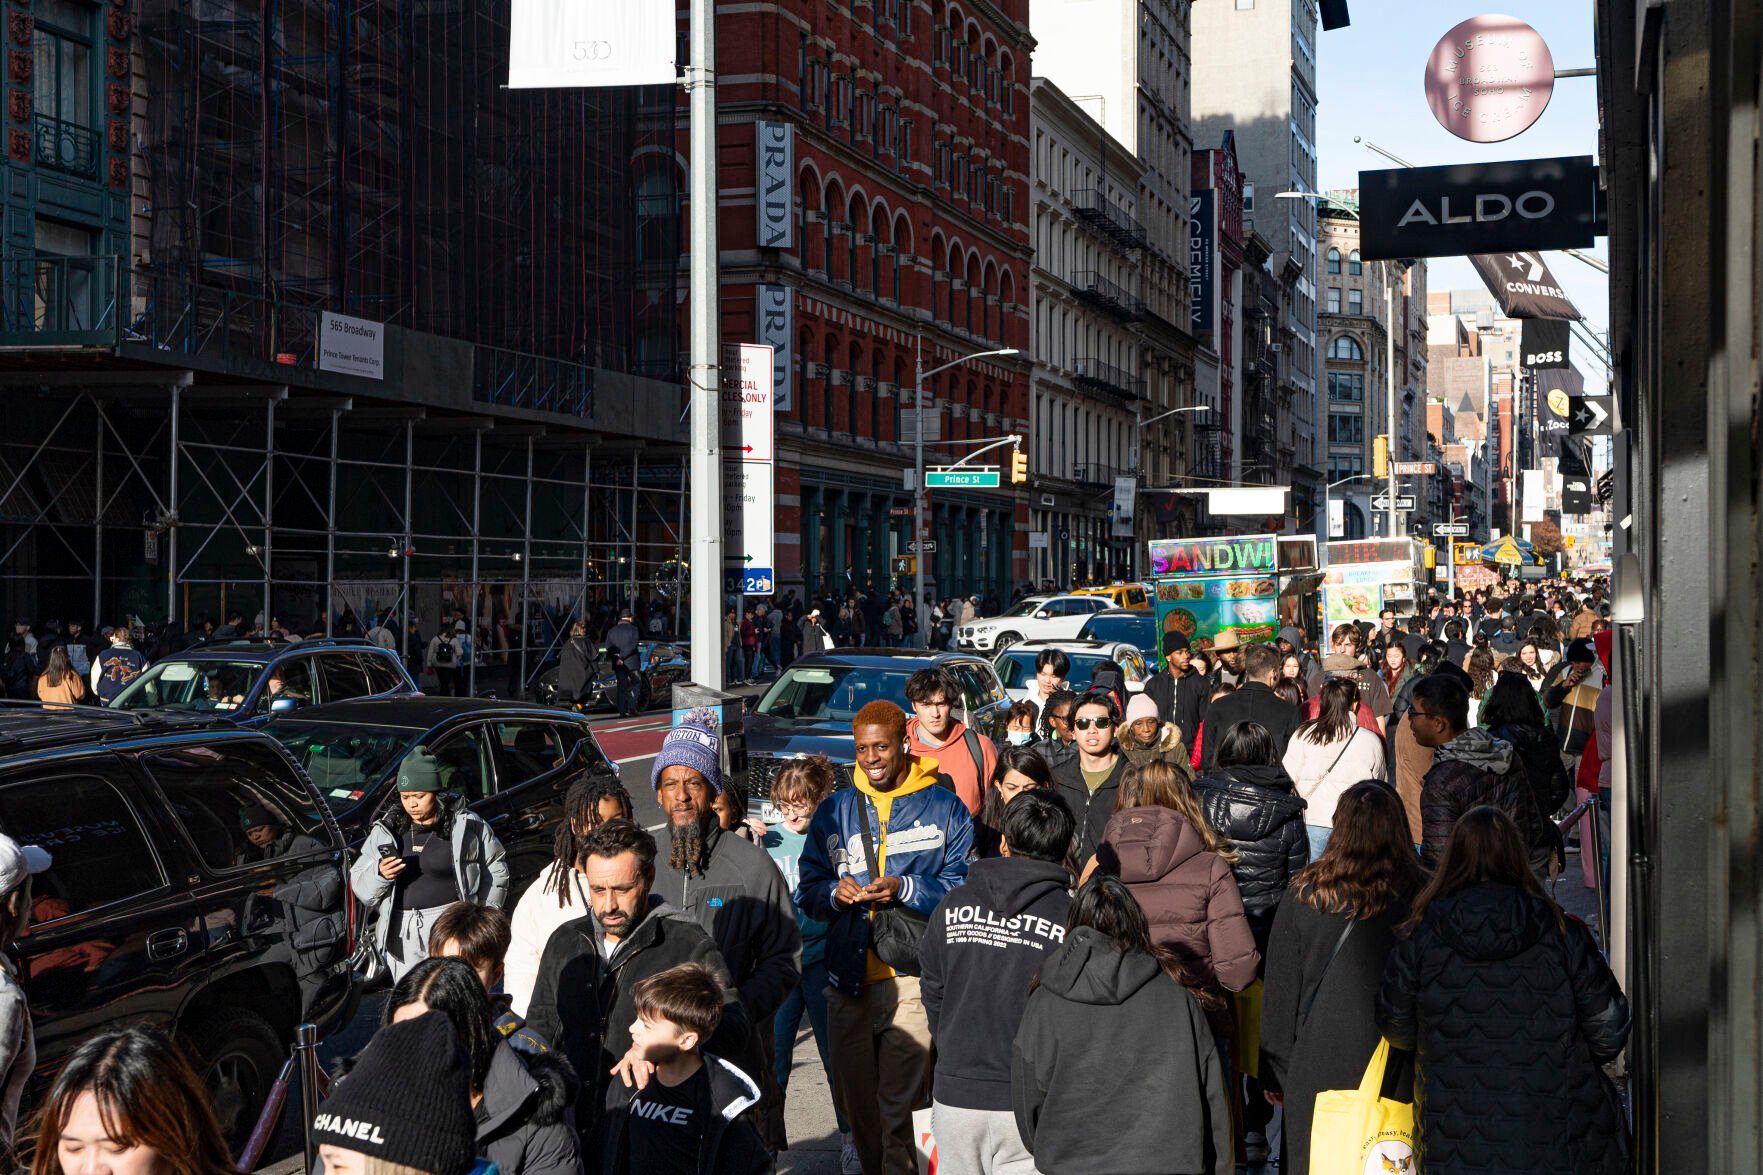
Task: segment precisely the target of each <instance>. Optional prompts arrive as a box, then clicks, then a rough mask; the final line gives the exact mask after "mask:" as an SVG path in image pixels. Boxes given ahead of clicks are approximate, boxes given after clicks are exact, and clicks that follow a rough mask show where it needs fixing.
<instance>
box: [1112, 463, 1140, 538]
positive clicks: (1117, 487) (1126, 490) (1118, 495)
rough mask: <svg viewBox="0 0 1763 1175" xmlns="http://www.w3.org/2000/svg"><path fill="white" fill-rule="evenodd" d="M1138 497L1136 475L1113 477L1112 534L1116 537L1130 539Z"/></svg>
mask: <svg viewBox="0 0 1763 1175" xmlns="http://www.w3.org/2000/svg"><path fill="white" fill-rule="evenodd" d="M1138 497H1139V479H1138V478H1136V477H1117V478H1115V479H1114V511H1113V519H1114V524H1113V528H1112V532H1111V533H1112V534H1113V536H1114V537H1115V538H1117V539H1130V538H1131V537H1132V535H1133V517H1134V514H1135V513H1136V506H1137V503H1138Z"/></svg>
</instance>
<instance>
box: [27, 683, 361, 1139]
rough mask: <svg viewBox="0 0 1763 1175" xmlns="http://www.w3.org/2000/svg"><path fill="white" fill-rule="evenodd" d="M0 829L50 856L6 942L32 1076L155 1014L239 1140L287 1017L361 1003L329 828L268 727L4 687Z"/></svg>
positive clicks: (340, 855)
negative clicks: (71, 704)
mask: <svg viewBox="0 0 1763 1175" xmlns="http://www.w3.org/2000/svg"><path fill="white" fill-rule="evenodd" d="M247 826H251V827H250V828H249V829H248V827H247ZM0 831H4V832H6V833H7V834H8V835H10V836H12V837H13V838H14V839H16V840H17V841H19V842H20V843H21V844H34V845H40V846H41V847H42V848H44V849H45V850H47V851H48V852H49V853H50V854H51V856H52V857H53V859H54V860H53V864H52V865H51V866H50V868H49V870H48V872H46V873H44V874H42V875H41V876H39V877H37V878H36V879H35V886H34V889H33V893H32V901H31V923H32V925H31V926H30V928H29V929H28V930H27V932H26V933H25V934H24V935H23V936H22V937H21V938H20V939H19V941H18V943H17V945H16V947H15V948H14V953H15V954H16V956H17V961H18V963H19V974H20V976H21V977H22V979H23V982H24V987H25V991H26V993H27V994H28V996H29V998H30V1006H31V1017H32V1020H33V1022H34V1023H35V1025H36V1034H37V1065H38V1068H37V1073H36V1077H37V1079H38V1080H39V1081H40V1082H44V1083H46V1082H47V1081H48V1080H49V1078H51V1077H52V1076H53V1074H54V1073H55V1072H56V1070H58V1069H59V1068H60V1067H61V1065H62V1063H63V1062H64V1061H65V1060H66V1059H67V1056H68V1054H69V1053H71V1052H72V1051H73V1050H74V1049H75V1048H76V1047H78V1046H79V1044H80V1043H81V1042H82V1041H83V1040H84V1039H85V1038H87V1037H88V1036H90V1035H92V1034H93V1033H95V1032H98V1031H100V1030H102V1029H105V1028H109V1027H112V1026H114V1025H116V1024H117V1023H118V1022H127V1021H142V1022H146V1023H150V1024H157V1025H161V1026H163V1027H165V1028H167V1029H169V1030H171V1031H174V1032H176V1033H177V1034H178V1035H179V1036H180V1037H181V1038H182V1039H183V1040H184V1041H185V1042H186V1043H187V1045H188V1046H189V1050H190V1053H191V1055H192V1056H193V1057H194V1058H195V1059H196V1060H197V1063H198V1065H199V1071H200V1073H201V1075H202V1078H203V1080H204V1081H205V1082H206V1084H207V1086H208V1090H209V1094H210V1097H211V1099H212V1102H213V1105H214V1108H215V1111H216V1113H217V1114H218V1115H219V1117H220V1121H221V1125H222V1126H223V1127H224V1128H225V1129H226V1131H227V1134H228V1138H229V1140H230V1141H231V1142H233V1143H234V1145H237V1144H238V1143H240V1142H242V1141H243V1139H244V1137H245V1136H246V1135H248V1134H249V1132H250V1129H251V1126H252V1123H253V1122H254V1121H255V1119H256V1116H257V1114H258V1112H259V1110H260V1108H261V1106H262V1104H263V1099H264V1096H265V1094H266V1093H267V1092H268V1090H269V1087H270V1085H271V1084H272V1083H273V1082H274V1080H275V1077H276V1073H277V1071H278V1070H279V1068H280V1067H281V1064H282V1062H283V1060H284V1059H285V1058H286V1057H287V1055H288V1050H289V1047H290V1045H291V1043H292V1041H293V1036H294V1026H295V1025H296V1024H299V1023H302V1022H306V1021H310V1022H313V1023H316V1024H317V1025H318V1026H319V1028H320V1030H321V1031H329V1030H330V1029H332V1028H334V1027H336V1026H337V1025H339V1024H342V1023H345V1022H347V1020H349V1019H350V1018H352V1017H353V1016H354V1013H355V1008H356V1006H357V1004H358V1002H359V992H358V985H357V982H356V979H355V976H354V974H353V972H352V971H351V970H350V967H349V957H350V953H351V950H352V948H353V946H354V944H353V942H352V941H351V940H352V935H353V931H352V927H351V925H350V918H349V914H348V910H347V893H348V890H347V885H346V878H345V858H344V851H343V838H342V833H341V831H340V830H339V829H338V827H337V823H336V821H335V820H334V819H333V818H332V816H331V814H330V811H329V809H328V808H327V807H326V805H325V804H324V803H323V802H322V801H321V800H320V799H319V797H318V794H317V793H316V791H315V790H314V788H313V786H312V784H311V783H310V782H309V781H308V780H306V779H305V778H304V777H303V776H302V774H301V773H300V771H299V770H298V769H297V768H296V767H295V765H294V762H293V761H292V760H291V759H290V758H289V757H288V754H287V752H285V751H284V750H283V749H282V747H281V745H280V744H279V743H277V742H276V741H275V740H274V739H272V738H270V737H269V736H268V735H264V734H259V733H257V732H255V731H251V730H246V729H243V728H241V727H239V726H237V725H236V724H234V723H232V722H229V721H227V720H225V719H224V718H218V717H212V716H210V717H197V716H187V717H186V716H180V715H168V714H152V713H121V712H117V711H112V710H92V709H84V708H69V709H54V708H49V707H43V706H38V705H34V704H21V703H13V704H6V705H0Z"/></svg>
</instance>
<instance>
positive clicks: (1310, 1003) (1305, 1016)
mask: <svg viewBox="0 0 1763 1175" xmlns="http://www.w3.org/2000/svg"><path fill="white" fill-rule="evenodd" d="M1356 925H1358V923H1357V922H1355V921H1354V920H1353V919H1351V918H1349V919H1347V924H1346V926H1344V927H1342V929H1341V936H1340V937H1339V938H1337V939H1335V940H1334V950H1332V951H1330V952H1329V953H1328V962H1326V963H1324V964H1323V965H1322V974H1321V975H1318V976H1317V977H1316V986H1315V987H1313V988H1311V989H1310V994H1309V995H1308V996H1306V997H1305V998H1304V1007H1303V1009H1302V1010H1301V1011H1300V1012H1299V1013H1298V1029H1299V1031H1302V1030H1303V1028H1304V1025H1306V1024H1308V1023H1310V1009H1311V1008H1312V1007H1314V1006H1315V1005H1316V997H1317V996H1319V995H1321V994H1322V981H1323V980H1324V979H1327V978H1328V969H1329V968H1330V967H1332V966H1334V961H1335V959H1336V958H1337V957H1338V956H1339V955H1340V953H1341V948H1342V947H1344V946H1346V945H1347V936H1348V935H1349V934H1352V933H1353V927H1354V926H1356Z"/></svg>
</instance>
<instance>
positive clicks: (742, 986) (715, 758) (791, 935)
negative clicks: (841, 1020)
mask: <svg viewBox="0 0 1763 1175" xmlns="http://www.w3.org/2000/svg"><path fill="white" fill-rule="evenodd" d="M650 780H651V782H653V783H654V785H655V802H656V803H657V804H659V805H660V807H661V814H662V815H663V816H664V817H665V818H666V819H667V833H668V841H669V849H668V853H667V856H666V859H665V860H663V859H661V858H660V857H659V856H658V857H657V859H656V861H655V886H654V890H653V892H654V893H656V894H658V895H660V896H661V897H662V898H663V899H665V900H666V901H667V902H668V903H669V904H671V905H672V906H674V907H675V908H677V909H678V910H680V912H682V913H683V914H685V915H686V916H687V917H689V918H691V919H693V920H694V921H696V922H697V923H698V925H700V926H702V927H703V928H704V929H705V930H706V931H708V932H709V933H710V937H711V938H712V939H714V940H715V942H716V949H717V950H718V951H720V952H722V957H723V960H724V961H725V962H726V963H727V964H728V969H729V973H730V974H731V975H733V976H734V980H735V987H736V988H737V989H738V990H739V992H740V996H741V1003H742V1005H743V1006H744V1007H745V1008H746V1010H747V1017H748V1019H749V1020H751V1021H752V1023H753V1029H754V1037H755V1040H756V1041H758V1042H759V1043H760V1044H761V1045H762V1046H768V1045H769V1044H770V1041H771V1022H772V1016H773V1015H774V1014H775V1013H776V1012H777V1010H778V1008H779V1007H780V1006H782V1004H783V1002H784V997H785V996H787V995H789V994H790V992H791V991H793V990H794V989H795V987H796V985H797V984H798V983H800V982H801V981H802V936H801V933H800V932H799V931H798V930H797V928H796V906H795V903H794V902H792V901H791V900H790V888H789V886H788V885H787V884H786V883H785V882H784V879H783V874H781V873H779V872H778V871H777V866H775V865H773V864H772V863H771V856H770V854H768V853H767V852H766V851H765V850H764V849H762V848H760V847H759V846H758V845H756V844H754V843H753V842H752V841H749V840H743V839H741V838H740V837H739V836H736V835H735V834H734V833H732V832H724V831H723V829H722V825H721V822H720V821H719V820H718V819H717V814H716V797H717V795H718V794H719V793H720V792H721V791H722V790H723V781H722V734H721V731H720V730H719V728H718V724H717V720H716V715H715V714H714V713H713V712H712V711H710V710H708V709H697V710H693V711H691V712H690V713H688V714H687V715H686V716H685V717H684V718H683V719H682V720H681V721H680V723H679V725H677V726H675V727H674V728H673V729H672V730H670V731H668V733H667V738H666V739H665V740H664V741H663V742H662V744H661V753H660V754H659V755H657V756H656V757H655V766H654V768H653V770H652V771H651V772H650ZM729 1059H730V1060H733V1061H736V1062H737V1063H739V1062H741V1061H742V1060H744V1058H740V1057H731V1058H729ZM761 1063H762V1064H763V1061H761ZM742 1067H743V1068H746V1066H745V1065H743V1066H742ZM769 1071H770V1066H769V1065H768V1064H764V1065H763V1069H762V1071H753V1070H749V1072H750V1073H752V1076H753V1077H754V1078H755V1079H759V1078H761V1077H763V1076H764V1074H765V1073H767V1072H769Z"/></svg>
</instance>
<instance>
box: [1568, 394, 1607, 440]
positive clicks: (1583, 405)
mask: <svg viewBox="0 0 1763 1175" xmlns="http://www.w3.org/2000/svg"><path fill="white" fill-rule="evenodd" d="M1571 399H1572V401H1573V407H1572V410H1571V411H1570V412H1569V413H1568V414H1567V429H1568V432H1569V433H1570V434H1571V435H1573V436H1576V437H1607V436H1609V435H1610V433H1611V426H1610V410H1609V409H1608V408H1605V407H1604V405H1603V403H1602V402H1601V400H1600V399H1599V398H1594V397H1591V396H1573V397H1571Z"/></svg>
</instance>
